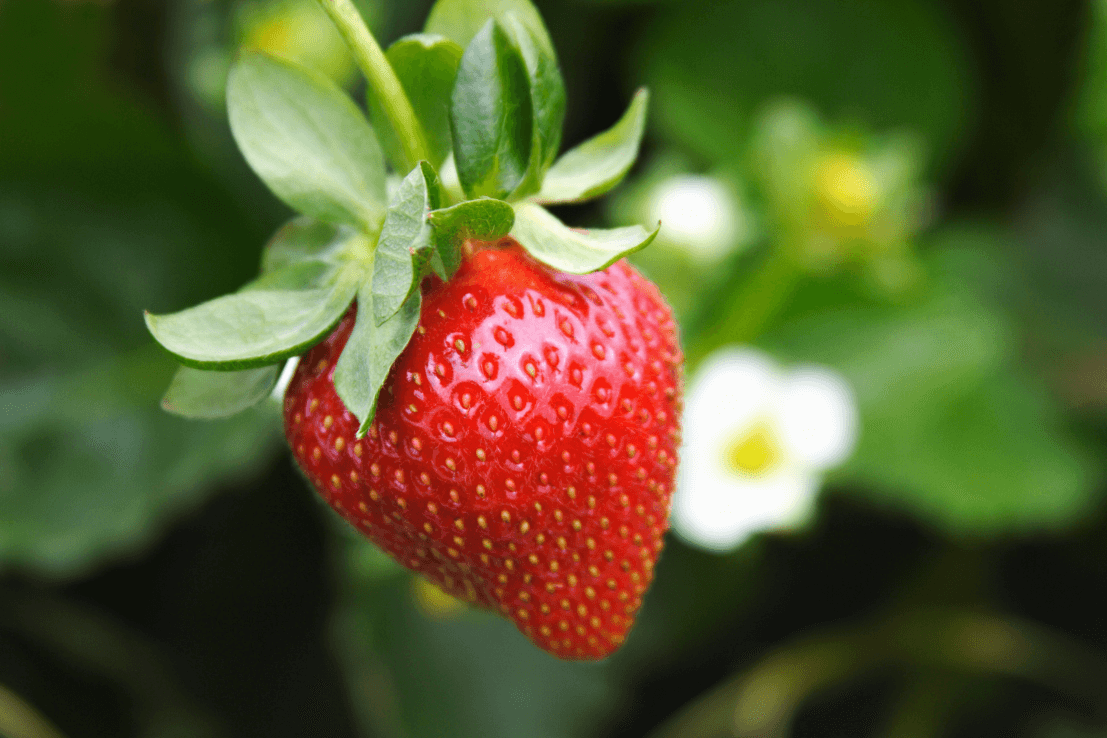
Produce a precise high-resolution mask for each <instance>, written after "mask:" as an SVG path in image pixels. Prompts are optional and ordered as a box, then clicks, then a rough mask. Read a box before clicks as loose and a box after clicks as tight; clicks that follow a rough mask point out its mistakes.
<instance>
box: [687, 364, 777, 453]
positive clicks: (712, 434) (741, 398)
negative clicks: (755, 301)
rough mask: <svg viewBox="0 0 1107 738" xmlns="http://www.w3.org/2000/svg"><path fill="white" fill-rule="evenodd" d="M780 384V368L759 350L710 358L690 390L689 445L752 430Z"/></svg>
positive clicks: (703, 365) (688, 413)
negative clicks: (749, 427) (748, 428)
mask: <svg viewBox="0 0 1107 738" xmlns="http://www.w3.org/2000/svg"><path fill="white" fill-rule="evenodd" d="M779 382H780V373H779V370H778V369H777V367H776V364H775V363H774V362H773V361H772V359H770V358H769V357H768V356H766V355H765V354H764V353H762V352H760V351H757V350H756V349H752V348H725V349H721V350H719V351H716V352H715V353H713V354H711V355H710V356H708V357H707V359H706V360H705V361H704V362H703V364H701V365H700V368H699V370H698V371H697V372H696V374H695V376H694V377H693V378H692V380H691V381H690V382H689V386H688V393H687V395H686V399H685V405H684V407H685V411H684V426H685V428H686V433H685V442H686V445H688V446H692V445H695V444H696V443H697V442H698V441H699V440H700V439H716V440H719V439H721V438H722V437H723V436H731V435H734V434H735V433H738V432H741V431H742V430H743V429H744V428H746V427H748V426H750V425H751V424H752V423H753V422H755V421H756V420H757V419H758V417H759V416H761V415H762V414H764V412H765V411H766V410H767V409H768V408H769V407H770V406H771V403H772V400H773V398H774V397H775V395H776V392H777V387H778V385H779ZM719 442H722V441H721V440H720V441H719Z"/></svg>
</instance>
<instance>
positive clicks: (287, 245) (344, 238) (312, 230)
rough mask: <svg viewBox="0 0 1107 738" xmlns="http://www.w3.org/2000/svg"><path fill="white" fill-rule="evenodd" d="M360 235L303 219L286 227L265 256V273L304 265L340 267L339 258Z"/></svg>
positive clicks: (296, 219) (262, 271) (291, 221)
mask: <svg viewBox="0 0 1107 738" xmlns="http://www.w3.org/2000/svg"><path fill="white" fill-rule="evenodd" d="M356 237H358V234H357V233H356V232H355V231H354V230H353V229H351V228H349V227H347V226H340V225H338V224H337V223H327V222H324V221H321V220H315V219H314V218H309V217H307V216H300V217H298V218H294V219H292V220H290V221H289V222H288V223H285V224H284V225H283V226H281V227H280V229H278V230H277V232H276V233H274V234H273V237H272V238H270V239H269V242H268V243H267V244H265V248H264V250H263V251H262V253H261V273H262V274H267V273H269V272H273V271H276V270H278V269H281V268H283V267H286V266H289V265H290V264H296V263H299V262H304V261H324V262H331V263H337V259H338V256H339V254H341V253H342V252H343V250H344V249H345V248H346V247H347V244H348V243H349V241H350V239H352V238H356Z"/></svg>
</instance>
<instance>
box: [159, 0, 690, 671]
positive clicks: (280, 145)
mask: <svg viewBox="0 0 1107 738" xmlns="http://www.w3.org/2000/svg"><path fill="white" fill-rule="evenodd" d="M320 2H321V5H322V7H323V9H324V10H325V11H326V12H327V13H328V14H329V15H330V16H331V18H332V20H334V22H335V23H336V24H337V25H338V26H339V29H340V31H341V32H342V35H343V37H344V38H346V39H347V41H348V42H349V43H350V44H351V45H353V46H354V47H355V49H354V50H355V52H356V53H355V54H354V56H355V58H357V59H359V63H361V64H363V65H364V67H363V70H364V71H365V72H366V79H367V81H368V82H369V93H368V102H369V105H370V106H371V107H373V108H374V112H375V115H374V121H373V124H370V122H369V121H368V120H367V119H366V118H365V116H364V114H363V113H362V111H361V110H360V109H359V108H358V107H357V105H356V104H355V103H354V102H353V101H352V100H351V99H350V98H349V96H348V95H346V93H345V92H344V91H342V90H340V89H338V88H337V87H336V86H335V85H334V84H333V83H332V82H330V81H329V80H327V79H326V78H323V77H320V76H319V75H318V74H315V73H313V72H311V71H309V70H306V69H303V68H300V67H297V66H296V65H294V64H290V63H289V62H287V61H282V60H280V59H276V58H272V57H268V56H265V55H263V54H257V53H244V54H242V55H240V56H239V58H238V60H237V61H236V62H235V64H234V66H233V67H232V69H231V73H230V77H229V78H228V81H227V110H228V113H229V117H230V123H231V131H232V133H233V134H234V136H235V139H236V141H237V143H238V146H239V149H240V150H241V151H242V153H243V155H244V156H245V158H246V160H247V162H248V163H249V164H250V166H251V167H253V169H254V171H255V172H256V173H257V174H258V176H259V177H260V178H261V179H262V180H263V181H264V182H265V183H266V184H267V185H268V186H269V188H270V189H271V190H272V191H273V193H274V194H275V195H276V196H277V197H279V198H280V199H281V200H283V201H284V202H285V203H286V204H287V205H288V206H290V207H291V208H293V209H295V210H297V211H298V212H299V213H300V215H299V217H297V218H295V219H294V220H292V221H291V222H289V223H288V224H286V225H285V226H284V227H283V228H281V229H280V230H279V231H278V232H277V234H276V235H275V236H274V238H273V239H272V240H271V241H270V244H269V246H268V247H267V248H266V250H265V253H264V255H263V257H262V265H261V272H262V274H261V276H260V277H259V278H258V279H256V280H255V281H253V282H251V283H250V284H248V285H246V286H244V287H243V288H242V289H240V290H239V291H238V292H236V293H234V294H231V295H224V296H223V297H219V298H216V299H214V300H210V301H208V302H206V303H203V304H201V305H197V306H195V307H192V308H189V309H186V310H182V311H180V312H177V313H172V314H168V315H151V314H147V316H146V324H147V326H148V327H149V329H150V332H151V333H152V334H153V336H154V338H155V339H157V341H158V342H159V343H160V344H161V345H162V346H163V347H165V348H166V349H167V350H168V351H170V352H171V353H172V354H173V355H174V356H176V357H177V358H178V359H179V360H180V362H181V364H182V365H183V366H182V367H181V369H180V370H179V371H178V373H177V375H176V376H175V377H174V379H173V382H172V384H171V385H170V388H169V390H168V392H167V393H166V396H165V399H164V400H163V403H162V404H163V406H164V407H165V408H166V409H167V410H169V411H171V412H175V413H178V414H180V415H184V416H186V417H192V418H217V417H225V416H227V415H230V414H233V413H236V412H239V411H241V410H244V409H245V408H247V407H249V406H251V405H253V404H255V403H257V402H260V401H262V400H264V399H265V398H266V397H268V396H269V395H270V394H271V392H272V391H273V388H274V386H275V385H276V383H277V378H278V376H279V374H280V370H281V366H282V365H283V364H284V362H286V361H288V360H290V359H291V358H293V357H296V356H300V355H302V358H301V360H300V363H299V364H298V366H297V368H296V371H295V373H294V375H293V377H292V380H291V383H290V385H289V387H288V389H287V391H286V393H285V396H284V419H285V431H286V435H287V437H288V441H289V445H290V446H291V447H292V450H293V453H294V454H295V456H296V460H297V461H298V463H299V465H300V467H301V468H302V469H303V471H304V472H305V474H306V475H307V477H308V478H309V479H310V480H311V482H312V483H313V484H314V486H315V487H316V489H318V491H319V493H320V494H321V495H322V496H323V498H324V499H326V500H327V502H329V503H330V504H331V506H333V507H334V509H335V510H337V511H338V512H339V513H340V514H341V515H342V516H343V517H345V518H346V519H347V520H348V521H350V522H351V523H352V524H353V525H355V526H357V528H358V529H360V530H361V531H362V532H363V533H365V534H366V535H367V536H368V537H369V538H370V539H372V540H373V541H374V542H376V543H377V544H378V545H379V546H381V547H382V548H383V549H384V550H385V551H387V552H388V553H389V554H391V555H392V556H393V557H394V558H395V559H396V560H397V561H399V562H400V563H401V564H403V565H404V566H407V567H409V568H411V569H413V570H415V571H416V572H419V573H420V574H422V575H424V576H426V577H428V578H429V579H430V580H431V581H433V582H435V583H436V584H438V585H439V586H440V587H442V588H443V589H444V590H446V591H447V592H450V593H451V594H453V595H456V596H457V597H460V598H462V599H464V600H467V601H469V602H471V603H473V604H475V605H478V606H482V607H486V608H491V609H494V610H496V611H498V612H501V613H503V614H504V615H506V616H507V617H508V618H510V619H511V620H513V621H514V622H515V624H516V625H518V626H519V628H520V629H522V631H523V632H524V633H525V634H526V635H527V636H529V637H530V638H531V640H532V641H534V642H535V643H536V644H537V645H538V646H539V647H541V648H543V649H546V650H547V651H549V652H550V653H552V654H555V655H557V656H559V657H562V658H569V659H599V658H603V657H605V656H607V655H608V654H610V653H611V652H612V651H613V650H614V649H615V648H617V647H618V646H619V644H621V643H622V642H623V640H624V639H625V637H626V633H627V631H628V629H629V628H630V627H631V625H632V623H633V621H634V616H635V613H636V612H637V611H638V608H639V607H640V606H641V604H642V596H643V594H644V593H645V591H646V588H647V587H648V586H649V583H650V580H651V579H652V576H653V569H654V565H655V563H656V561H657V557H658V554H659V553H660V551H661V548H662V544H663V536H664V534H665V531H666V529H667V527H668V516H669V500H670V495H671V493H672V488H673V478H674V472H675V467H676V463H677V458H676V453H677V447H678V445H679V441H680V429H679V422H680V405H681V366H682V356H681V352H680V347H679V345H678V339H677V329H676V326H675V324H674V322H673V318H672V315H671V313H670V311H669V308H668V306H667V305H666V304H665V301H664V300H663V299H662V297H661V295H660V294H658V291H657V289H656V288H655V287H654V286H653V285H652V284H651V283H650V282H648V281H647V280H646V279H645V278H643V277H642V276H641V275H639V274H638V273H637V272H636V271H634V269H633V268H632V267H630V266H629V265H627V263H626V262H625V261H624V260H623V257H625V256H626V255H627V254H629V253H631V252H633V251H636V250H638V249H641V248H644V247H645V246H646V245H648V244H649V243H650V241H652V240H653V238H654V237H655V236H656V235H657V231H658V228H660V225H658V226H657V227H656V228H654V229H653V230H652V231H649V230H647V229H645V228H643V227H642V226H629V227H622V228H613V229H609V230H581V229H577V228H571V227H569V226H567V225H565V224H564V223H562V222H561V221H560V220H558V219H557V217H555V216H554V215H553V214H552V213H550V212H549V211H548V210H546V209H545V208H544V207H543V206H544V205H547V204H557V203H577V202H583V201H585V200H588V199H590V198H594V197H597V196H599V195H602V194H603V193H605V192H607V191H608V190H610V189H611V188H612V187H614V186H615V185H616V184H618V182H619V181H620V180H621V179H622V178H623V177H624V176H625V175H626V173H627V171H628V170H629V169H630V167H631V165H632V164H633V162H634V159H635V157H636V156H637V154H638V148H639V145H640V143H641V139H642V135H643V131H644V129H645V115H646V105H647V101H648V95H647V93H646V92H645V91H644V90H641V91H639V92H638V93H636V94H635V96H634V98H633V100H632V101H631V103H630V106H629V107H628V109H627V112H626V114H625V115H624V116H623V117H622V118H621V119H620V120H619V121H617V122H616V123H615V124H614V125H613V126H612V127H611V128H610V129H609V130H607V131H605V132H603V133H602V134H600V135H598V136H595V137H594V138H592V139H589V140H588V141H585V142H584V143H582V144H580V145H579V146H577V147H576V148H574V149H572V150H570V151H568V152H566V153H565V154H563V155H562V156H561V157H560V158H558V156H557V154H558V147H559V145H560V141H561V122H562V118H563V117H564V112H565V88H564V83H563V81H562V79H561V75H560V72H559V71H558V65H557V58H556V55H555V53H554V49H553V45H552V43H551V42H550V38H549V34H548V33H547V31H546V29H545V26H544V25H543V23H542V19H541V17H540V16H539V14H538V12H537V10H535V9H534V7H533V6H532V5H531V4H530V2H529V0H510V2H500V1H499V0H497V1H496V2H490V0H438V2H437V3H436V4H435V6H434V8H433V9H432V11H431V14H430V17H429V19H428V22H427V27H426V33H422V34H416V35H413V36H410V37H405V38H402V39H400V40H398V41H397V42H396V43H395V44H393V45H392V47H390V48H389V50H388V52H387V54H383V53H382V52H381V50H380V48H379V47H377V46H376V41H375V40H373V38H372V35H371V34H370V33H369V30H368V28H366V27H365V25H364V22H363V21H362V20H361V18H360V16H358V14H357V11H356V9H355V8H354V6H353V4H352V2H351V0H320ZM447 113H448V115H447ZM374 126H376V128H375V127H374ZM451 156H452V159H451V161H452V162H453V164H454V166H453V167H451V168H450V169H449V171H450V172H451V173H452V174H456V179H455V180H452V181H450V182H444V181H443V180H441V179H440V178H439V175H438V172H437V170H436V167H439V166H442V165H443V164H444V163H445V162H446V161H447V160H448V158H449V157H451ZM386 159H387V160H388V162H390V163H391V166H392V169H393V171H394V173H395V174H396V175H402V174H404V173H406V175H404V176H403V177H402V179H399V177H398V179H399V181H397V182H395V183H394V184H395V186H393V187H389V186H387V185H388V182H387V178H388V175H387V169H386V164H385V162H386ZM389 193H391V194H389ZM305 352H306V354H305Z"/></svg>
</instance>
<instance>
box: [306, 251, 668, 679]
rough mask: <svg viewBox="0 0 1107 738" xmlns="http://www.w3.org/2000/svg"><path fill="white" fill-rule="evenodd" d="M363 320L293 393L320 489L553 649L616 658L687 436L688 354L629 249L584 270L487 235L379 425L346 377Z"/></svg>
mask: <svg viewBox="0 0 1107 738" xmlns="http://www.w3.org/2000/svg"><path fill="white" fill-rule="evenodd" d="M428 281H430V280H428ZM353 322H354V315H353V313H351V314H349V315H347V317H346V318H345V319H344V320H343V322H342V323H341V324H340V325H339V327H338V328H337V329H336V330H335V331H334V333H332V334H331V335H330V336H329V337H328V338H327V339H326V340H325V341H324V342H322V343H321V344H319V345H317V346H316V347H315V348H313V349H312V350H311V351H310V352H308V353H307V354H306V355H305V356H304V357H303V359H302V360H301V362H300V364H299V366H298V368H297V370H296V373H295V375H294V376H293V378H292V382H291V384H290V385H289V388H288V391H287V393H286V395H285V401H284V418H285V431H286V433H287V436H288V442H289V445H290V446H291V447H292V449H293V452H294V453H295V455H296V459H297V461H298V462H299V464H300V467H301V468H302V469H303V470H304V472H305V473H306V474H307V476H308V478H309V479H310V480H311V481H312V482H313V483H314V485H315V487H316V488H317V489H318V490H319V492H320V494H321V495H322V496H323V497H324V499H326V500H327V502H328V503H330V505H331V506H332V507H334V509H336V510H337V511H338V512H339V513H340V514H341V515H342V516H343V517H345V518H346V520H348V521H349V522H350V523H352V524H353V525H355V526H356V527H357V528H358V529H360V530H361V531H362V532H364V533H365V534H366V535H367V536H369V538H370V539H372V540H373V541H374V542H375V543H376V544H377V545H379V546H380V547H381V548H383V549H384V550H385V551H387V552H388V553H389V554H391V555H392V556H393V557H394V558H395V559H396V560H397V561H399V562H400V563H402V564H404V565H405V566H407V567H409V568H411V569H413V570H415V571H417V572H419V573H421V574H423V575H424V576H426V577H428V578H429V579H431V580H432V581H434V582H435V583H436V584H438V585H439V586H440V587H442V588H443V589H444V590H445V591H447V592H449V593H450V594H452V595H454V596H456V597H459V598H461V599H464V600H466V601H468V602H471V603H474V604H477V605H480V606H484V607H488V608H493V609H496V610H498V611H500V612H502V613H503V614H504V615H506V616H507V617H509V618H511V619H512V620H513V621H514V622H515V624H516V625H517V626H518V627H519V628H520V629H521V630H522V631H523V632H524V633H525V634H526V635H527V636H528V637H529V638H530V639H531V640H533V641H534V642H535V643H536V644H537V645H538V646H540V647H541V648H543V649H546V650H547V651H550V652H551V653H553V654H555V655H558V656H561V657H563V658H580V659H598V658H603V657H604V656H607V655H608V654H609V653H611V651H612V650H614V649H615V648H616V647H617V646H618V645H619V644H621V643H622V642H623V639H624V637H625V635H626V632H627V630H628V629H629V627H630V625H631V623H632V622H633V620H634V615H635V612H636V611H637V609H638V607H639V606H640V605H641V602H642V594H643V593H644V592H645V590H646V587H647V586H648V585H649V583H650V580H651V579H652V574H653V567H654V563H655V561H656V560H657V556H658V554H659V553H660V551H661V548H662V537H663V535H664V533H665V531H666V529H667V520H668V514H669V498H670V494H671V492H672V484H673V472H674V468H675V465H676V453H677V448H678V446H679V417H680V402H681V354H680V349H679V347H678V343H677V331H676V327H675V324H674V322H673V319H672V316H671V314H670V312H669V308H668V307H667V305H666V304H665V302H664V300H663V299H662V298H661V296H660V295H659V294H658V292H657V290H656V288H655V287H654V286H653V285H652V284H651V283H649V282H647V281H646V280H645V279H643V278H642V277H641V276H640V275H639V274H638V273H637V272H636V271H634V269H633V268H631V267H630V266H628V265H627V264H626V263H625V262H619V263H617V264H615V265H613V266H611V267H609V268H608V269H606V270H604V271H602V272H594V273H592V274H588V275H583V276H577V275H567V274H561V273H558V272H555V271H554V270H552V269H550V268H549V267H546V266H544V265H542V264H539V263H538V262H536V261H534V260H533V259H531V258H530V257H529V256H527V255H526V253H525V252H524V251H523V250H522V249H521V248H520V247H519V246H518V245H516V244H512V243H508V244H506V245H503V244H501V245H499V246H494V247H491V248H484V249H482V250H478V251H477V252H476V253H475V254H474V255H473V256H472V257H470V258H469V259H467V260H466V261H465V262H464V263H463V265H462V266H461V269H460V270H459V271H458V272H457V274H456V275H454V277H453V278H452V279H451V280H450V281H449V282H446V283H442V282H440V281H437V282H436V283H435V284H433V285H429V286H428V287H427V288H426V291H425V294H424V301H423V311H422V316H421V318H420V322H419V327H418V329H417V330H416V336H415V338H414V339H413V340H412V341H411V343H409V344H408V346H407V348H406V349H405V350H404V352H403V353H402V354H401V355H400V357H399V359H398V360H397V361H396V363H395V364H394V365H393V367H392V372H391V374H390V376H389V378H388V380H387V382H386V384H385V388H384V390H383V392H382V394H381V396H380V399H379V400H378V405H377V411H376V417H375V420H374V421H373V424H372V425H371V426H370V428H369V432H368V434H367V435H366V436H365V437H363V438H361V439H357V438H356V437H355V433H356V431H357V428H358V420H357V418H355V417H354V416H353V415H352V414H351V413H350V412H349V411H348V410H347V409H346V408H345V406H344V405H343V404H342V401H341V400H340V399H339V398H338V396H337V394H336V393H335V390H334V383H333V381H332V376H333V373H334V367H335V363H336V361H337V357H338V355H339V354H340V352H341V351H342V348H343V346H344V345H345V343H346V339H347V337H348V336H349V333H350V330H351V328H352V326H353Z"/></svg>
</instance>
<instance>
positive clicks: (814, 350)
mask: <svg viewBox="0 0 1107 738" xmlns="http://www.w3.org/2000/svg"><path fill="white" fill-rule="evenodd" d="M948 238H949V236H948V234H947V236H946V239H948ZM962 256H964V253H960V247H959V248H958V249H957V250H952V249H948V250H947V249H942V250H940V251H937V252H932V254H931V257H930V266H931V268H932V274H931V287H930V290H929V291H928V292H926V293H924V294H922V295H920V296H919V297H918V299H917V300H915V301H914V302H912V303H909V304H904V305H887V304H879V303H872V302H867V303H866V302H865V301H863V300H861V299H858V296H857V295H856V293H854V294H850V287H849V284H848V283H843V281H840V280H835V281H829V282H827V283H826V284H819V283H809V284H808V285H807V287H806V288H805V289H804V290H803V293H802V295H801V296H800V297H797V302H799V303H801V304H799V305H795V306H793V307H791V308H790V309H789V311H788V312H787V313H785V314H784V317H783V319H782V320H781V321H780V322H779V324H778V327H777V328H775V329H774V330H772V331H771V332H770V333H768V334H767V335H766V336H765V338H764V339H763V340H762V344H763V345H764V346H765V347H766V348H768V349H769V350H770V351H771V352H772V353H773V354H774V355H776V356H779V357H781V358H782V359H784V360H785V361H787V362H804V363H806V362H814V363H817V364H822V365H826V366H829V367H832V368H833V369H835V370H837V371H838V372H840V373H841V374H842V375H843V376H844V377H845V378H846V379H847V381H848V382H849V384H850V386H851V387H852V388H853V391H854V393H855V395H856V398H857V402H858V407H859V410H860V435H859V439H858V445H857V449H856V450H855V452H854V454H853V456H852V458H851V459H850V460H849V461H848V462H847V463H846V464H845V466H844V467H843V468H842V469H841V470H839V471H838V472H836V476H837V477H838V478H841V479H844V480H847V481H848V482H851V483H852V484H851V488H854V489H855V490H856V492H855V493H856V494H862V495H865V496H866V497H869V498H870V499H872V500H874V501H875V502H877V503H878V504H884V505H889V506H895V507H898V508H901V509H906V510H910V511H911V512H913V513H914V514H916V515H918V516H919V517H920V518H922V519H925V520H927V521H930V522H932V523H933V524H935V525H938V526H941V527H942V528H943V529H945V530H948V531H950V532H952V533H955V534H960V535H966V534H968V535H980V534H984V535H995V534H999V533H1002V532H1010V531H1031V530H1048V529H1056V528H1059V527H1062V526H1064V525H1066V524H1071V523H1072V522H1073V521H1076V520H1078V519H1079V518H1080V517H1081V516H1082V515H1085V514H1086V513H1087V511H1088V510H1089V509H1090V508H1091V507H1092V506H1093V505H1094V504H1096V494H1095V489H1096V486H1095V485H1096V481H1097V479H1098V478H1100V474H1101V471H1102V470H1101V469H1100V468H1097V467H1098V465H1097V464H1096V463H1095V462H1094V461H1093V458H1092V457H1091V456H1090V455H1089V454H1088V453H1087V450H1086V449H1085V448H1084V447H1083V444H1082V443H1080V442H1079V441H1078V439H1076V438H1074V437H1073V436H1072V434H1071V433H1070V431H1069V430H1068V429H1067V428H1066V420H1065V418H1064V415H1063V413H1062V412H1061V409H1060V408H1059V407H1057V406H1056V405H1055V404H1054V403H1053V402H1051V401H1050V399H1049V396H1048V394H1047V393H1046V392H1045V391H1044V388H1043V387H1042V386H1040V384H1039V383H1037V382H1035V381H1034V380H1033V379H1032V378H1031V377H1029V376H1027V373H1026V372H1025V371H1024V370H1023V369H1021V368H1020V367H1019V366H1018V365H1017V364H1016V363H1015V361H1014V355H1013V354H1014V344H1015V335H1014V331H1013V327H1012V326H1011V324H1010V322H1009V319H1008V317H1007V316H1005V315H1004V314H1003V313H1002V312H1001V311H1000V310H999V309H997V307H996V306H993V305H990V304H989V302H988V300H986V299H982V297H981V296H978V294H976V293H977V292H978V291H981V292H983V291H984V290H980V288H979V287H977V286H976V284H975V282H976V279H975V277H973V276H971V274H970V272H971V269H966V263H965V262H966V260H965V259H963V258H961V257H962ZM978 256H979V257H980V258H981V259H984V260H987V262H990V263H994V262H995V261H996V258H995V256H994V255H990V254H987V253H986V252H981V253H979V254H978ZM970 266H971V265H970ZM702 340H705V341H710V342H714V341H717V340H718V338H717V337H714V336H707V335H705V336H703V339H702ZM722 340H724V341H725V340H726V339H725V336H724V337H723V339H722ZM690 348H691V349H692V351H696V348H695V346H692V347H690Z"/></svg>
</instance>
